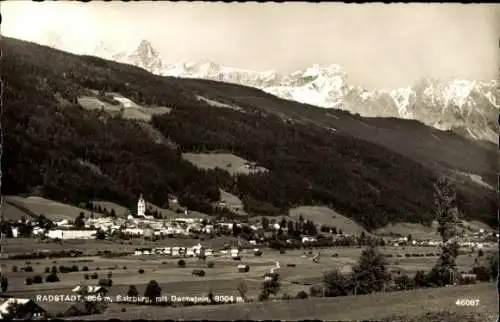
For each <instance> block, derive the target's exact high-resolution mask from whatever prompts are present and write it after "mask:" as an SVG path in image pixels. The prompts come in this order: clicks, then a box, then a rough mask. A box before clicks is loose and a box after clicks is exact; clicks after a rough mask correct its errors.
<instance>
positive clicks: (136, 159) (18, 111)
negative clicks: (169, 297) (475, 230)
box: [1, 38, 496, 229]
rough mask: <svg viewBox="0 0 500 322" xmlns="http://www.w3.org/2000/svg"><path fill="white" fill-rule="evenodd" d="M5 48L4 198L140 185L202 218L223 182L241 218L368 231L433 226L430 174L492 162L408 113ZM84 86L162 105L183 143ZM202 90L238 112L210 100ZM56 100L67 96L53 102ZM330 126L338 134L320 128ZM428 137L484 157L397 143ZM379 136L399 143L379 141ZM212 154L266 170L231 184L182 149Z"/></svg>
mask: <svg viewBox="0 0 500 322" xmlns="http://www.w3.org/2000/svg"><path fill="white" fill-rule="evenodd" d="M1 42H2V49H3V55H4V56H3V62H2V67H3V71H4V73H3V75H4V104H5V105H4V112H3V116H4V122H3V124H4V126H5V131H4V133H5V140H4V145H5V147H4V148H5V150H4V152H5V153H4V154H3V160H2V173H3V177H2V179H3V180H2V193H4V194H20V193H25V192H30V191H31V190H32V189H33V188H39V189H38V190H41V191H42V194H43V196H44V197H47V198H51V199H54V200H59V201H67V202H71V203H78V202H86V201H88V200H95V199H101V200H109V201H112V202H117V203H119V204H124V205H129V206H132V205H133V203H134V202H135V200H136V198H137V195H139V193H141V192H142V193H143V194H144V197H145V198H146V199H147V200H150V201H151V202H152V203H154V204H158V205H160V206H163V205H164V204H165V202H166V200H167V195H168V193H174V194H177V195H179V196H180V198H179V199H180V202H181V203H182V204H184V205H188V206H189V207H190V208H191V209H193V210H199V211H203V212H211V210H210V203H211V202H213V201H215V200H218V199H219V198H220V191H219V188H222V189H224V190H226V191H228V192H230V193H232V194H234V195H237V196H238V197H239V198H240V199H241V200H242V201H243V203H244V206H245V210H246V211H247V212H248V213H250V214H278V213H285V211H286V210H287V209H289V208H290V207H294V206H298V205H303V204H324V205H328V206H331V207H332V208H333V209H335V210H337V211H339V212H341V213H342V214H345V215H347V216H349V217H350V218H353V219H355V220H356V221H358V222H360V223H362V224H363V225H364V226H365V227H367V228H368V229H373V228H377V227H380V226H384V225H385V224H386V223H387V222H389V221H391V222H396V221H411V222H429V221H430V220H431V219H432V217H433V216H432V208H431V207H432V184H433V180H434V179H435V176H436V175H438V174H449V173H451V170H452V169H460V170H461V171H462V172H474V173H477V172H480V171H479V170H481V169H483V168H482V165H484V164H488V161H487V159H488V157H491V158H493V159H494V158H496V154H495V150H491V146H492V145H488V144H485V145H484V146H481V145H478V144H476V143H475V142H473V141H470V140H465V139H463V138H461V137H459V136H457V135H454V134H452V133H445V132H439V131H435V130H433V129H431V128H429V127H426V126H424V125H422V124H420V123H417V122H415V121H405V120H397V119H366V118H361V117H358V116H355V115H351V114H349V113H346V112H343V111H337V110H324V109H320V108H315V107H311V106H305V105H302V104H298V103H294V102H289V101H286V100H281V99H279V98H276V97H275V96H272V95H269V94H266V93H264V92H262V91H260V90H257V89H254V88H248V87H243V86H239V85H233V84H227V83H220V82H212V81H205V80H196V79H176V78H171V77H160V76H155V75H152V74H150V73H148V72H146V71H144V70H143V69H140V68H137V67H133V66H130V65H124V64H118V63H115V62H110V61H105V60H103V59H99V58H96V57H89V56H76V55H72V54H69V53H65V52H61V51H58V50H54V49H51V48H47V47H43V46H39V45H35V44H32V43H27V42H22V41H18V40H14V39H9V38H2V40H1ZM92 90H95V91H98V92H114V93H120V94H121V95H123V96H124V97H127V98H129V99H131V100H132V101H134V102H136V103H137V104H140V105H142V106H143V107H148V106H169V107H171V108H172V110H171V112H170V113H169V114H163V115H155V116H153V117H152V125H153V126H154V127H155V128H156V129H157V130H158V131H159V132H161V133H162V134H163V136H164V137H166V138H169V139H172V140H173V141H174V142H175V143H176V144H177V145H178V146H179V149H178V150H176V149H175V148H174V147H173V146H172V145H166V144H162V143H156V142H155V141H153V140H152V139H151V138H150V137H149V136H148V133H146V132H145V131H144V128H143V126H141V123H140V121H134V120H126V119H123V118H121V117H119V116H113V117H111V116H109V115H107V114H106V112H105V111H99V110H94V111H88V110H84V109H83V108H82V107H81V106H79V105H78V104H77V102H78V98H79V97H81V96H89V95H94V94H92V93H94V92H93V91H92ZM200 96H201V97H204V98H206V99H209V100H211V101H217V102H220V103H224V104H227V105H231V106H238V107H239V108H240V109H241V111H240V110H235V109H228V108H220V107H217V106H213V104H209V103H207V101H203V100H200V99H199V97H200ZM61 97H62V98H64V101H65V102H68V103H67V104H64V105H63V104H61V99H60V98H61ZM379 123H380V124H379ZM333 126H336V130H335V131H333V130H329V129H328V127H333ZM379 128H380V129H381V130H380V131H379ZM379 132H380V133H379ZM429 133H431V134H433V135H436V136H437V137H438V138H439V139H440V140H443V142H441V144H442V147H446V146H447V143H448V142H449V141H450V142H452V141H453V142H454V141H456V142H458V143H456V144H462V147H463V148H464V149H468V150H467V152H469V151H472V152H476V153H479V154H481V155H482V158H483V159H482V160H483V163H481V159H480V160H479V161H477V160H476V159H474V158H464V159H460V160H455V161H454V159H453V158H452V156H453V150H452V149H449V150H448V152H447V153H448V154H446V153H443V154H444V157H442V156H441V155H438V153H435V152H436V148H437V147H436V146H430V147H428V146H427V145H426V144H422V145H421V146H420V148H419V149H420V154H421V155H422V156H421V158H420V160H419V159H418V158H417V157H416V156H415V155H411V153H410V150H411V148H406V150H404V149H403V147H404V146H406V145H410V146H411V144H412V142H411V140H407V139H408V138H412V139H415V138H418V136H419V135H424V134H425V135H429ZM443 133H444V134H443ZM384 135H385V136H393V137H400V138H401V140H402V141H404V140H407V141H408V142H406V144H399V145H397V144H396V143H398V142H389V143H385V141H386V140H385V138H384ZM375 137H376V138H375ZM377 140H378V141H380V142H375V141H377ZM399 149H401V150H403V152H400V151H398V150H399ZM213 150H223V151H229V152H232V153H234V154H236V155H238V156H240V157H242V158H245V159H248V160H251V161H254V162H257V164H259V165H262V166H264V167H266V168H267V169H269V170H270V171H269V172H266V173H259V174H253V175H239V176H236V177H234V178H231V177H230V176H229V174H228V173H226V172H224V171H220V170H217V169H216V170H207V171H201V170H199V169H197V168H195V167H194V166H192V165H191V164H190V163H189V162H188V161H186V160H183V159H182V157H181V153H182V152H207V151H213ZM405 151H406V152H405ZM464 151H465V150H464ZM492 151H493V152H492ZM455 153H456V152H455ZM440 158H441V159H440ZM81 160H83V161H85V162H86V163H87V164H92V165H93V168H91V167H89V166H83V165H82V162H81ZM415 160H416V161H415ZM485 160H486V161H485ZM495 162H496V161H495ZM495 164H496V163H495ZM489 165H490V166H489V167H488V166H487V167H486V169H484V170H483V171H484V173H480V174H481V176H482V177H484V178H489V177H488V176H489V175H490V174H491V173H494V170H492V167H491V165H492V164H491V163H490V164H489ZM95 168H98V169H99V170H100V171H95V170H92V169H95ZM493 169H495V168H493ZM485 180H486V179H485ZM458 188H459V194H458V195H459V200H458V203H459V205H460V207H461V210H462V211H463V212H464V214H465V215H466V216H467V217H470V218H476V219H479V220H483V221H486V222H488V223H490V224H493V223H494V222H496V217H495V216H494V214H495V211H496V204H495V192H494V191H492V190H490V189H487V188H485V187H483V186H480V185H478V184H474V183H473V182H472V181H470V180H469V181H467V182H466V183H465V184H463V185H460V186H458ZM472 192H473V193H472Z"/></svg>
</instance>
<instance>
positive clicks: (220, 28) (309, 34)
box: [0, 0, 500, 89]
mask: <svg viewBox="0 0 500 322" xmlns="http://www.w3.org/2000/svg"><path fill="white" fill-rule="evenodd" d="M0 11H1V13H2V18H3V21H2V26H1V28H2V29H1V33H2V35H4V36H9V37H15V38H20V39H25V40H29V41H34V42H41V43H43V42H47V41H51V42H54V41H57V40H58V39H59V40H63V42H64V44H65V45H66V47H67V48H71V50H72V51H75V52H78V51H79V50H80V51H81V50H84V48H90V47H92V46H95V44H96V43H97V42H98V41H99V40H104V41H105V43H106V44H107V45H109V46H111V47H112V48H113V50H114V49H115V48H116V50H123V49H129V50H131V49H134V48H130V47H133V46H135V45H136V44H137V43H138V41H139V40H141V39H147V40H149V41H150V42H151V43H152V44H153V46H154V48H155V49H156V50H157V51H158V52H159V53H160V54H161V57H162V59H163V60H164V62H166V63H176V62H182V61H201V60H209V61H213V62H216V63H218V64H221V65H225V66H230V67H236V68H243V69H252V70H257V71H266V70H275V71H277V72H280V73H289V72H292V71H296V70H299V69H303V68H306V67H309V66H311V65H313V64H339V65H340V66H342V67H343V68H344V70H345V71H346V72H347V74H348V75H349V76H348V78H349V82H350V83H352V84H353V85H361V86H365V87H367V88H370V89H375V88H393V87H401V86H408V85H411V84H413V83H414V82H415V81H416V80H418V79H421V78H439V79H450V78H464V79H475V80H491V79H496V78H497V77H498V70H499V69H498V67H500V48H499V37H500V5H499V4H481V5H477V4H468V5H466V4H424V3H422V4H417V3H415V4H342V3H317V4H314V3H306V2H304V3H296V2H293V3H292V2H290V3H281V4H277V3H209V2H163V1H160V2H146V1H144V2H115V1H112V2H97V1H94V2H88V3H81V2H71V3H70V2H31V1H13V0H11V1H7V2H3V1H2V2H1V3H0ZM82 48H83V49H82Z"/></svg>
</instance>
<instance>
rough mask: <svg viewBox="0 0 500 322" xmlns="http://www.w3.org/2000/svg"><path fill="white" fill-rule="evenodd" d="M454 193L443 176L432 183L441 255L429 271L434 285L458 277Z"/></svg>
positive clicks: (456, 220) (456, 214)
mask: <svg viewBox="0 0 500 322" xmlns="http://www.w3.org/2000/svg"><path fill="white" fill-rule="evenodd" d="M455 203H456V193H455V190H454V189H453V186H452V185H451V183H450V182H449V181H448V180H447V179H446V178H444V177H441V178H439V179H438V181H437V182H436V184H435V185H434V212H435V215H436V219H437V222H438V228H437V230H438V233H439V234H440V235H441V239H442V242H443V243H442V246H441V255H440V256H439V259H438V261H437V263H436V265H435V266H434V267H433V268H432V270H431V271H430V272H429V276H428V278H429V281H430V282H432V283H433V284H434V285H436V286H444V285H446V284H448V283H454V282H455V279H456V277H458V271H457V267H456V258H457V256H458V250H459V246H458V242H457V240H456V238H457V231H456V227H457V223H458V209H457V207H456V204H455Z"/></svg>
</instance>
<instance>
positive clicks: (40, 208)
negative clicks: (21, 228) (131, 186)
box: [2, 196, 100, 221]
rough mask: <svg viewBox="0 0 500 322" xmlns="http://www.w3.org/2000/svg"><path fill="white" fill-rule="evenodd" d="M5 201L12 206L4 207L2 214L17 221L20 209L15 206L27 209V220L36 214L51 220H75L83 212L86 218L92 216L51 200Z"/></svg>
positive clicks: (83, 210) (29, 198)
mask: <svg viewBox="0 0 500 322" xmlns="http://www.w3.org/2000/svg"><path fill="white" fill-rule="evenodd" d="M3 198H4V200H5V201H6V203H7V204H10V206H8V207H6V208H5V209H4V207H3V206H2V214H3V216H4V218H12V219H16V218H18V217H20V216H22V215H21V214H20V211H21V210H20V208H16V207H14V206H13V205H18V206H20V207H22V208H25V209H26V210H27V211H26V212H25V213H24V216H25V217H26V218H29V217H32V216H30V214H34V215H36V216H39V215H41V214H44V215H45V217H47V218H48V219H50V220H55V221H59V220H63V219H67V220H74V219H75V218H76V217H78V215H79V214H80V212H83V213H84V214H85V216H90V211H88V210H86V209H83V208H78V207H75V206H70V205H68V204H64V203H61V202H57V201H53V200H50V199H45V198H40V197H27V198H23V197H19V196H3ZM94 215H95V216H97V217H98V216H99V215H100V214H96V213H94Z"/></svg>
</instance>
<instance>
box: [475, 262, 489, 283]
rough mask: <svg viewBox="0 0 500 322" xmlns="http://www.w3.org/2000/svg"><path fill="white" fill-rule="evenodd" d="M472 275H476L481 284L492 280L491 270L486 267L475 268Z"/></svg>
mask: <svg viewBox="0 0 500 322" xmlns="http://www.w3.org/2000/svg"><path fill="white" fill-rule="evenodd" d="M472 274H476V278H477V280H478V281H481V282H489V281H490V280H491V270H490V268H489V267H486V266H477V267H474V268H473V269H472Z"/></svg>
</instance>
